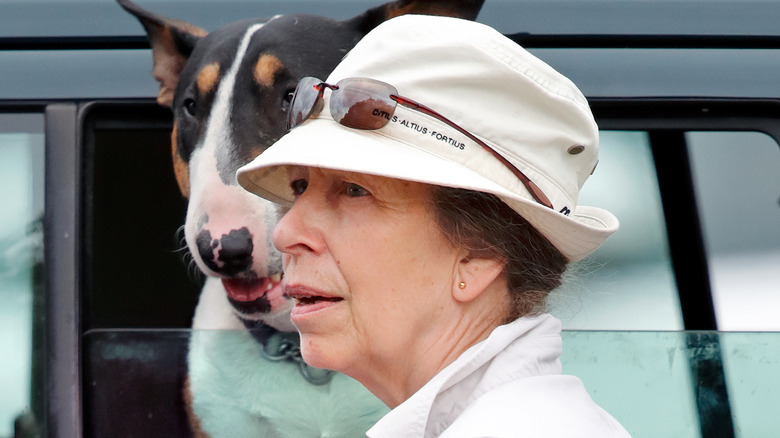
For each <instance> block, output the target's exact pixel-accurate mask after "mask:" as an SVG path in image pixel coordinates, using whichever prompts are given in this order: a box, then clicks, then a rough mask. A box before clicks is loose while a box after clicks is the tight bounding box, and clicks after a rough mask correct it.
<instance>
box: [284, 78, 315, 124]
mask: <svg viewBox="0 0 780 438" xmlns="http://www.w3.org/2000/svg"><path fill="white" fill-rule="evenodd" d="M321 83H322V81H321V80H319V79H317V78H313V77H311V76H308V77H305V78H303V79H301V80H300V82H298V87H297V88H295V93H294V94H293V98H292V102H291V103H290V118H289V119H288V121H287V129H292V128H294V127H296V126H298V125H300V124H301V123H303V122H304V121H305V120H306V119H308V118H309V117H311V115H312V113H314V112H315V111H314V110H315V109H316V106H317V104H318V103H320V105H321V102H318V101H319V97H320V91H319V90H318V89H317V85H319V84H321ZM319 109H322V107H321V106H320V107H319Z"/></svg>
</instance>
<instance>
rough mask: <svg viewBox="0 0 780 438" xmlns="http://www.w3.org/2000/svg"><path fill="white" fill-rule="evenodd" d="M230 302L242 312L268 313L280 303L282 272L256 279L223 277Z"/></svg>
mask: <svg viewBox="0 0 780 438" xmlns="http://www.w3.org/2000/svg"><path fill="white" fill-rule="evenodd" d="M222 284H223V285H224V286H225V291H226V292H227V295H228V301H229V302H230V304H231V305H232V306H233V307H234V308H235V309H236V310H237V311H238V312H240V313H242V314H256V313H269V312H271V311H273V309H274V307H275V306H278V305H280V304H281V301H282V300H285V297H284V296H283V294H282V286H281V284H282V274H276V275H272V276H270V277H264V278H257V279H242V278H223V279H222Z"/></svg>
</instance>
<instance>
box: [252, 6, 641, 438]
mask: <svg viewBox="0 0 780 438" xmlns="http://www.w3.org/2000/svg"><path fill="white" fill-rule="evenodd" d="M290 127H291V128H293V129H292V131H291V132H290V133H289V134H288V135H286V136H285V137H283V138H282V139H281V140H280V141H279V142H278V143H276V144H275V145H273V146H272V147H271V148H270V149H268V150H267V151H266V152H264V153H263V154H262V155H260V156H259V157H258V158H256V159H255V160H254V161H253V162H252V163H250V164H249V165H247V166H245V167H244V168H243V169H241V170H240V171H239V175H238V179H239V182H240V183H241V184H242V185H243V186H244V187H245V188H247V189H248V190H250V191H252V192H254V193H256V194H258V195H260V196H263V197H266V198H268V199H271V200H274V201H277V202H280V203H282V204H285V205H287V206H290V210H289V211H288V212H287V213H286V214H285V215H284V217H283V218H282V219H281V220H280V222H279V224H278V225H277V227H276V229H275V231H274V235H273V240H274V244H275V245H276V246H277V247H278V248H279V250H281V251H282V252H283V253H284V269H285V277H284V285H285V286H284V287H285V291H286V293H287V294H288V295H289V296H290V297H292V298H294V299H295V300H296V304H295V308H294V310H293V312H292V319H293V322H294V323H295V325H296V326H297V327H298V330H299V332H300V334H301V348H302V353H303V357H304V359H305V360H306V361H307V362H308V363H309V364H311V365H313V366H316V367H320V368H329V369H334V370H337V371H340V372H342V373H345V374H347V375H349V376H352V377H353V378H355V379H357V380H358V381H360V382H361V383H362V384H363V385H365V386H366V387H367V388H368V389H369V390H370V391H371V392H373V393H374V394H375V395H376V396H377V397H379V398H380V399H381V400H382V401H383V402H385V403H386V404H387V405H388V406H389V407H390V408H392V409H393V410H392V411H391V412H390V413H389V414H388V415H387V416H385V417H384V418H383V419H382V420H380V421H379V422H378V423H377V424H376V425H375V426H374V427H373V428H372V429H371V430H370V431H369V433H368V435H369V436H372V437H374V436H376V437H379V436H383V437H384V436H387V437H400V436H403V437H407V436H408V437H416V436H426V437H427V436H442V437H444V436H520V435H522V436H551V437H553V436H554V437H560V436H583V437H585V436H587V437H594V436H598V437H604V436H627V433H626V432H625V430H623V428H622V427H621V426H620V425H619V424H618V423H617V422H616V421H615V420H614V419H613V418H612V417H610V416H609V415H608V414H607V413H606V412H604V411H603V410H602V409H601V408H599V407H598V406H597V405H595V403H593V401H592V400H591V399H590V398H589V397H588V395H587V393H586V391H585V390H584V388H583V386H582V383H581V382H580V380H579V379H577V378H575V377H571V376H562V375H560V371H561V370H560V362H559V359H558V357H559V355H560V353H561V338H560V323H559V322H558V320H556V319H555V318H553V317H552V316H550V315H548V314H545V313H542V311H543V308H544V301H545V297H546V295H547V294H548V293H549V292H550V291H551V290H552V289H554V288H555V287H557V286H558V285H559V284H560V281H561V275H562V273H563V271H564V270H565V268H566V264H567V263H568V262H571V261H576V260H579V259H581V258H583V257H585V256H586V255H588V254H589V253H591V252H592V251H593V250H595V249H596V248H597V247H598V246H599V245H600V244H601V243H602V242H603V241H604V240H605V239H606V238H607V237H608V236H609V235H610V234H611V233H613V232H614V231H615V230H616V229H617V220H616V219H615V218H614V216H612V215H611V214H610V213H608V212H606V211H604V210H601V209H598V208H592V207H581V206H577V205H576V203H577V195H578V193H579V189H580V187H581V186H582V184H583V183H584V182H585V179H586V178H587V177H588V175H590V174H591V173H592V171H593V170H594V168H595V166H596V163H597V156H598V128H597V126H596V124H595V122H594V120H593V116H592V115H591V112H590V109H589V107H588V104H587V102H586V100H585V98H584V97H583V96H582V94H581V93H580V91H579V90H578V89H577V88H576V87H575V86H574V85H573V84H572V83H571V82H570V81H569V80H567V79H566V78H564V77H563V76H561V75H560V74H559V73H557V72H556V71H554V70H553V69H552V68H550V67H549V66H547V65H546V64H544V63H543V62H541V61H540V60H538V59H536V58H534V57H533V56H532V55H530V54H529V53H528V52H526V51H524V50H523V49H522V48H520V47H519V46H517V45H516V44H515V43H513V42H512V41H510V40H508V39H506V38H505V37H503V36H502V35H500V34H499V33H497V32H496V31H495V30H493V29H491V28H489V27H487V26H484V25H481V24H477V23H473V22H468V21H462V20H458V19H452V18H441V17H429V16H406V17H400V18H396V19H393V20H390V21H388V22H387V23H385V24H384V25H382V26H379V27H378V28H377V29H375V30H374V31H372V32H371V33H370V34H369V35H367V36H366V37H365V38H364V39H363V40H362V41H361V42H360V43H359V44H358V45H357V46H356V47H355V48H354V49H353V50H352V51H351V52H350V53H349V54H348V56H346V58H345V59H344V60H343V61H342V63H341V64H340V65H339V66H338V67H337V68H336V70H335V71H334V72H333V73H332V74H331V76H330V77H329V78H328V80H327V81H325V82H322V81H321V80H319V79H315V78H305V79H303V80H301V82H300V83H299V85H298V88H297V89H296V92H295V94H294V97H293V102H292V104H291V107H290Z"/></svg>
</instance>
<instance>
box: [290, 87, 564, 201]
mask: <svg viewBox="0 0 780 438" xmlns="http://www.w3.org/2000/svg"><path fill="white" fill-rule="evenodd" d="M326 88H327V89H330V90H331V96H330V105H329V109H330V114H331V116H332V117H333V120H335V121H337V122H339V123H340V124H342V125H344V126H347V127H349V128H354V129H361V130H375V129H379V128H382V127H383V126H385V125H387V124H388V123H389V122H390V120H391V119H392V116H393V114H394V113H395V108H396V106H397V104H399V103H400V104H401V105H403V106H405V107H407V108H411V109H413V110H416V111H419V112H421V113H424V114H427V115H429V116H431V117H434V118H436V119H438V120H440V121H442V122H444V123H446V124H447V125H449V126H451V127H452V128H454V129H456V130H457V131H458V132H460V133H461V134H463V135H465V136H466V137H468V138H469V139H471V140H472V141H473V142H475V143H477V144H478V145H480V146H482V148H483V149H485V150H486V151H488V152H490V154H491V155H493V156H494V157H495V158H496V159H497V160H498V161H500V162H501V163H502V164H503V165H504V166H506V167H507V168H508V169H509V170H511V171H512V173H513V174H514V175H515V176H516V177H517V178H518V179H519V180H520V181H521V182H522V183H523V185H524V186H525V188H526V189H528V191H529V192H530V193H531V196H533V198H534V200H536V202H538V203H540V204H542V205H544V206H545V207H549V208H553V205H552V202H550V199H549V198H547V196H545V194H544V193H543V192H542V189H540V188H539V186H537V185H536V184H534V182H533V181H531V180H530V179H529V178H528V177H527V176H525V174H524V173H523V172H522V171H521V170H520V169H518V168H517V167H515V166H514V165H513V164H512V163H510V162H509V161H507V159H506V158H504V157H503V156H502V155H501V154H499V153H498V152H496V151H495V150H494V149H493V148H491V147H490V146H488V145H487V144H486V143H485V142H483V141H482V140H480V139H478V138H477V137H476V136H474V135H473V134H471V133H470V132H468V131H466V130H465V129H464V128H461V127H460V126H458V125H457V124H456V123H455V122H453V121H451V120H449V119H448V118H446V117H444V116H443V115H441V114H439V113H438V112H436V111H434V110H433V109H431V108H428V107H427V106H425V105H423V104H421V103H418V102H415V101H414V100H412V99H409V98H407V97H402V96H399V95H398V90H396V89H395V87H393V86H392V85H390V84H386V83H384V82H381V81H377V80H374V79H368V78H346V79H342V80H340V81H338V83H336V84H335V85H333V84H327V83H325V82H323V81H322V80H320V79H317V78H314V77H310V76H309V77H305V78H303V79H301V81H300V82H298V87H297V88H296V89H295V93H293V97H292V103H291V104H290V118H289V119H288V121H287V128H288V129H292V128H295V127H296V126H298V125H300V124H301V123H303V122H305V121H306V120H308V119H309V118H310V117H312V116H315V115H317V114H319V113H320V111H322V107H323V98H322V96H323V93H325V89H326Z"/></svg>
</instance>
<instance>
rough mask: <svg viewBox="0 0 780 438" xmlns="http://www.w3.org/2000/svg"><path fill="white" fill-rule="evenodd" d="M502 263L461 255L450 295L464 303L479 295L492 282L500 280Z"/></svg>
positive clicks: (502, 268) (502, 269)
mask: <svg viewBox="0 0 780 438" xmlns="http://www.w3.org/2000/svg"><path fill="white" fill-rule="evenodd" d="M503 271H504V263H503V262H501V261H498V260H491V259H478V258H469V257H468V256H466V257H463V258H462V259H461V260H460V262H458V268H457V270H456V275H455V281H454V282H453V285H452V296H453V298H455V300H456V301H459V302H462V303H466V302H469V301H472V300H474V299H475V298H477V297H479V296H480V295H481V294H482V292H484V291H485V290H486V289H487V288H488V287H489V286H490V285H491V284H493V282H495V281H496V280H501V278H499V277H502V275H501V274H502V273H503Z"/></svg>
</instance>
